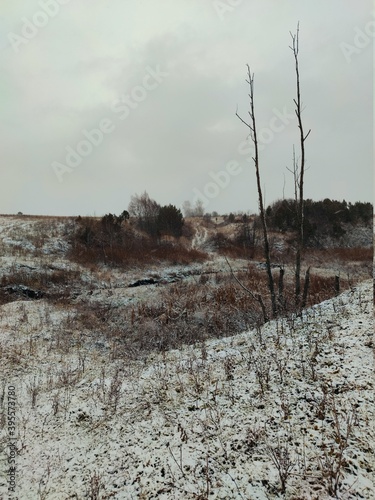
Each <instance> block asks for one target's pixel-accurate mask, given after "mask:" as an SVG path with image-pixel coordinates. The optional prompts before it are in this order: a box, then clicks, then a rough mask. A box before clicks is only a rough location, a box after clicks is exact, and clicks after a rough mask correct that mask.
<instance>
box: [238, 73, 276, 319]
mask: <svg viewBox="0 0 375 500" xmlns="http://www.w3.org/2000/svg"><path fill="white" fill-rule="evenodd" d="M247 74H248V78H249V79H248V80H246V82H247V83H248V84H249V88H250V93H249V98H250V110H249V116H250V123H248V122H246V121H245V120H243V119H242V118H241V117H240V116H239V114H238V113H236V116H237V117H238V118H239V119H240V120H241V122H242V123H244V124H245V125H246V126H247V127H248V128H249V130H250V136H251V139H252V141H253V144H254V148H255V156H254V157H253V161H254V164H255V174H256V179H257V189H258V200H259V211H260V218H261V221H262V228H263V247H264V257H265V259H266V269H267V278H268V289H269V292H270V296H271V304H272V315H273V317H275V316H276V315H277V302H276V294H275V284H274V279H273V276H272V268H271V257H270V245H269V240H268V231H267V224H266V214H265V210H264V204H263V193H262V186H261V182H260V171H259V150H258V137H257V128H256V121H255V111H254V74H251V72H250V66H249V65H247Z"/></svg>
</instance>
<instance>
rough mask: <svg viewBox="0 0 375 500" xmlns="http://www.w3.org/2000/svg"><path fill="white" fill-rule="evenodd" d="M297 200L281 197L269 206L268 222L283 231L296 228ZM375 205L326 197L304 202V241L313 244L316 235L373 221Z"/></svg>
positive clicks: (341, 233)
mask: <svg viewBox="0 0 375 500" xmlns="http://www.w3.org/2000/svg"><path fill="white" fill-rule="evenodd" d="M295 203H296V202H295V200H293V199H285V200H278V201H276V202H274V203H273V204H272V205H269V206H268V207H267V209H266V217H267V225H268V227H269V228H270V229H273V230H278V231H281V232H286V231H296V230H297V221H296V215H295V214H296V209H295ZM372 218H373V206H372V204H371V203H369V202H365V203H363V202H356V203H354V204H352V203H350V202H349V203H348V202H346V201H345V200H343V201H337V200H330V199H329V198H326V199H324V200H322V201H313V200H310V199H307V200H305V202H304V243H305V244H306V245H309V244H313V243H314V241H315V240H316V238H318V237H321V236H330V237H332V238H338V237H341V236H344V235H345V233H346V231H347V228H348V225H350V224H351V225H366V226H368V225H371V224H372Z"/></svg>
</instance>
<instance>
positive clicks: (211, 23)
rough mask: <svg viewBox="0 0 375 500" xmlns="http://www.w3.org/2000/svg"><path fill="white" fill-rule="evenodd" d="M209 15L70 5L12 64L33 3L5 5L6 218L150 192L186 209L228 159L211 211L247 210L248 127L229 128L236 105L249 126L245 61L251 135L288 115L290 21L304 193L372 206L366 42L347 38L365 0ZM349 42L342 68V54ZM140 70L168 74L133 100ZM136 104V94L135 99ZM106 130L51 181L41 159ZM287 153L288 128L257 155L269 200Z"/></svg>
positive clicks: (186, 9) (96, 207) (133, 5)
mask: <svg viewBox="0 0 375 500" xmlns="http://www.w3.org/2000/svg"><path fill="white" fill-rule="evenodd" d="M56 1H57V0H56ZM223 2H224V4H225V3H226V1H225V0H223ZM227 4H228V5H230V4H229V3H228V2H227ZM215 5H217V4H215V2H213V1H208V0H206V1H205V2H201V1H199V2H198V0H194V1H191V0H190V1H189V2H188V1H187V0H179V1H172V0H168V1H167V0H164V1H163V2H158V3H156V2H151V0H145V1H143V2H141V3H140V2H122V1H120V0H113V1H112V2H111V5H110V7H109V6H108V5H102V4H92V3H90V4H89V3H88V2H84V1H83V0H82V1H80V2H68V3H67V4H66V5H61V6H60V10H59V13H58V14H57V15H56V16H55V17H53V18H51V19H49V21H48V23H47V24H46V26H45V27H43V28H39V30H38V33H37V35H36V36H35V37H34V38H32V39H30V40H28V41H27V43H25V44H23V45H20V46H19V52H18V53H16V52H15V51H14V50H13V48H12V44H11V43H10V41H9V33H15V34H21V33H22V29H23V23H24V21H23V20H22V18H23V17H24V16H25V17H27V18H28V19H33V15H34V14H35V12H38V10H40V6H39V3H38V2H30V3H29V2H25V1H24V0H18V1H17V0H15V1H14V2H12V4H10V5H8V6H7V7H6V8H5V9H6V14H7V16H6V23H4V22H3V25H2V28H3V30H6V31H5V33H6V36H5V37H4V35H3V38H2V41H1V47H2V50H1V53H0V54H1V64H2V68H3V72H4V75H5V77H4V80H3V84H2V86H3V88H2V92H1V95H2V118H1V121H0V133H1V136H2V138H3V149H2V153H3V154H2V167H1V175H2V181H3V182H2V183H1V187H0V199H1V208H0V211H1V212H16V211H18V210H22V211H24V212H29V213H46V214H48V213H50V214H77V213H81V214H93V213H97V214H101V213H105V212H108V211H111V212H116V211H117V212H118V211H121V210H123V209H124V208H126V206H127V205H128V203H129V200H130V196H131V195H132V194H133V193H135V192H142V191H143V190H145V189H146V190H147V191H148V192H149V194H150V195H151V196H152V197H154V198H155V199H157V200H158V201H159V202H161V203H169V202H171V203H175V204H177V205H179V206H181V205H182V202H183V201H184V200H185V199H190V200H191V199H192V198H193V192H194V189H198V190H201V191H202V190H203V189H204V187H205V185H206V184H207V183H208V182H210V181H212V177H211V176H210V175H211V173H212V172H218V171H220V170H224V169H225V168H226V165H227V164H228V162H230V161H233V160H235V161H237V162H238V163H239V165H240V168H241V173H240V174H239V175H238V176H233V177H232V178H231V182H230V183H229V184H228V186H227V187H225V189H221V190H220V193H219V194H218V196H216V197H215V198H213V199H212V200H210V204H209V206H208V208H207V209H208V210H218V211H220V212H228V211H231V210H256V209H257V202H256V190H255V180H254V175H253V165H252V163H251V162H249V161H246V155H241V154H240V153H239V151H238V148H239V145H240V144H241V143H242V142H243V141H244V140H245V139H246V135H247V130H246V128H245V127H244V126H243V125H242V124H241V123H240V122H239V121H238V120H237V119H236V117H235V111H236V107H237V106H238V109H239V111H240V112H241V113H242V114H243V115H244V116H246V114H247V109H248V102H247V92H248V89H247V86H246V83H245V78H246V67H245V65H246V63H249V64H250V65H251V68H252V70H253V71H254V72H255V82H256V95H255V99H256V111H257V118H258V125H259V128H260V129H262V128H265V127H266V128H267V127H268V126H269V123H270V120H271V119H272V117H273V116H274V110H275V108H277V109H278V110H280V111H282V110H283V109H288V110H290V111H292V110H293V103H292V99H293V98H294V95H295V75H294V67H293V58H292V54H291V51H290V49H289V48H288V45H289V44H290V35H289V31H290V30H295V27H296V23H297V21H298V20H299V21H300V23H301V32H300V38H301V53H300V64H301V85H302V92H303V101H304V103H305V106H306V108H305V111H304V119H305V126H306V128H307V129H308V128H311V129H312V133H311V136H310V137H309V139H308V143H307V160H308V165H309V171H308V175H307V184H306V194H307V196H309V197H311V198H314V199H320V198H324V197H331V198H339V199H342V198H345V199H347V200H351V201H355V200H372V196H373V166H372V127H373V125H372V106H373V104H372V50H373V49H372V41H373V40H372V39H371V43H368V44H367V45H366V39H365V38H364V40H360V42H361V43H362V45H361V47H362V48H358V43H357V45H356V39H355V37H356V36H357V37H358V36H359V35H358V30H362V31H363V32H364V30H365V29H366V26H368V25H369V24H368V23H370V22H371V21H373V20H374V19H375V18H374V16H373V15H372V13H371V2H370V1H364V2H361V3H360V4H353V3H352V2H350V1H348V0H346V1H342V0H340V1H339V0H332V1H331V2H329V3H328V4H327V3H326V2H324V1H323V0H318V1H316V2H314V3H310V2H300V1H297V0H288V1H286V2H276V1H271V0H252V1H249V2H245V1H243V2H239V3H238V6H237V7H233V8H231V9H228V10H227V11H226V12H225V14H223V15H222V16H221V17H222V18H221V17H220V15H219V14H218V12H217V8H216V9H215ZM3 32H4V31H3ZM364 36H366V35H364ZM357 42H358V40H357ZM343 44H344V45H343ZM345 44H347V45H345ZM350 45H351V46H352V47H354V50H353V51H352V52H351V53H350V57H349V56H348V53H347V52H346V53H345V49H344V48H345V47H347V46H350ZM343 47H344V48H343ZM348 58H350V61H349V62H348ZM150 68H151V71H154V72H155V71H156V72H157V71H158V70H157V68H159V70H160V71H161V72H164V73H167V76H165V77H163V78H162V81H161V82H160V84H158V85H156V86H155V88H153V89H146V90H145V91H144V92H145V94H144V95H143V94H142V89H141V90H140V89H139V87H142V86H144V82H145V80H144V79H145V75H147V74H148V73H149V72H150ZM154 81H155V80H154ZM146 82H150V80H146ZM136 89H138V90H136ZM133 94H134V96H136V97H137V96H138V97H139V98H140V97H142V99H140V100H139V102H136V101H134V96H133V97H132V95H133ZM128 95H130V97H132V104H133V105H134V107H133V108H132V109H131V108H130V107H129V106H128V108H129V110H128V111H129V112H128V113H127V116H126V118H125V119H121V116H120V112H118V111H116V109H119V105H118V106H117V108H116V106H114V103H116V102H119V101H121V99H126V96H128ZM124 96H125V97H124ZM104 119H108V120H110V121H111V124H112V128H113V130H112V132H111V133H108V134H103V140H102V141H101V142H100V144H99V145H98V146H96V147H93V148H92V153H91V154H90V155H88V156H87V157H85V158H83V159H82V161H81V163H80V164H79V165H78V166H77V167H75V168H74V169H73V170H72V171H71V172H68V173H66V174H64V175H63V182H59V181H58V179H57V177H56V175H55V173H54V171H53V169H52V167H51V164H52V163H53V162H60V163H62V164H64V163H65V164H66V155H67V150H66V148H69V147H71V148H73V149H76V148H77V145H78V144H79V143H80V141H82V140H85V135H84V131H85V130H86V131H92V130H93V129H97V128H98V127H100V124H101V123H102V120H104ZM293 144H296V145H298V130H297V127H296V123H292V122H291V123H290V124H289V125H287V126H286V127H285V128H284V129H283V130H282V131H280V132H278V133H275V134H274V137H273V138H272V141H271V142H270V144H267V145H266V146H265V148H264V150H263V151H262V156H261V161H262V177H263V183H264V185H265V186H266V196H267V201H268V202H271V201H272V200H274V199H275V198H279V197H281V196H282V193H283V183H284V176H285V177H286V180H287V182H286V188H285V194H286V195H287V196H289V195H291V193H292V182H291V179H290V176H289V175H288V174H287V171H286V168H285V167H286V166H287V165H290V164H291V158H292V146H293Z"/></svg>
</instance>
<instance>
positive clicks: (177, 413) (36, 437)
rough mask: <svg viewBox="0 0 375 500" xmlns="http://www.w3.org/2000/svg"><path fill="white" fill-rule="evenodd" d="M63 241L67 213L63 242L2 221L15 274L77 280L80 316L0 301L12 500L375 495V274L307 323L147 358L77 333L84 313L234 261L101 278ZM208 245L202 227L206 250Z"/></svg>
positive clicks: (3, 463)
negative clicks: (12, 401) (76, 260)
mask: <svg viewBox="0 0 375 500" xmlns="http://www.w3.org/2000/svg"><path fill="white" fill-rule="evenodd" d="M15 221H16V223H15ZM68 223H69V224H73V221H70V222H69V221H68ZM48 227H49V226H48ZM65 233H66V223H62V222H61V221H58V220H55V221H53V231H52V234H51V232H50V230H49V229H48V231H46V229H45V224H44V223H43V221H41V222H38V223H37V226H35V221H32V220H28V219H21V220H19V219H17V218H15V219H14V220H13V219H12V218H8V217H3V218H0V249H1V250H2V252H1V259H0V270H1V272H2V274H3V276H4V275H9V274H12V273H13V275H17V276H18V277H19V278H24V279H27V278H30V276H31V277H32V276H34V274H37V273H40V272H45V273H52V272H59V271H72V270H73V271H77V272H78V273H79V276H80V277H79V280H76V281H75V282H74V287H75V288H74V290H70V289H69V286H70V284H69V283H68V284H62V285H59V286H60V287H65V286H66V287H67V288H68V289H69V292H70V298H69V300H70V306H71V305H73V307H67V302H66V301H64V300H62V301H56V300H54V301H52V300H49V299H48V298H45V299H42V300H22V299H20V298H19V299H18V300H16V301H14V302H10V303H7V304H3V305H1V306H0V364H1V373H2V377H1V386H0V394H1V398H0V402H1V408H0V411H1V413H0V468H1V471H2V472H1V474H0V498H4V499H7V498H19V499H26V500H27V499H30V500H33V499H46V500H49V499H51V500H52V499H56V500H61V499H68V498H72V499H74V498H75V499H86V498H87V499H106V498H115V499H152V498H154V499H159V498H160V499H168V500H169V499H182V498H184V499H185V498H186V499H200V500H204V499H206V498H209V499H211V498H212V499H215V498H218V499H219V498H222V499H237V498H239V499H246V500H247V499H270V498H288V499H295V500H297V499H306V500H307V499H317V500H320V499H323V500H325V499H328V498H335V497H336V498H342V499H351V498H353V499H354V498H364V499H372V498H374V488H375V483H374V471H375V460H374V441H375V429H374V420H375V418H374V417H375V415H374V413H375V410H374V376H373V374H374V371H373V368H374V358H373V355H374V344H373V341H374V339H373V334H374V332H373V282H372V280H368V279H367V280H366V281H363V282H362V283H359V284H358V285H356V286H355V287H354V286H353V287H352V289H351V290H349V291H347V292H345V293H343V294H342V295H340V296H338V297H336V298H334V299H331V300H329V301H326V302H323V303H321V304H319V305H316V306H314V307H312V308H310V309H308V310H306V312H305V313H304V315H303V316H302V317H301V318H296V317H294V316H289V317H288V318H285V319H283V320H278V321H272V322H269V323H268V324H266V325H264V326H263V327H260V328H257V329H254V330H250V331H247V332H243V333H240V334H238V335H235V336H233V337H227V338H220V339H215V340H210V341H206V342H205V343H204V344H203V343H202V344H199V345H196V346H195V347H192V346H191V347H184V348H182V349H180V350H175V351H169V352H167V353H164V354H152V355H148V356H143V357H138V358H136V357H134V356H133V354H132V353H130V352H129V353H128V354H127V353H126V352H125V353H124V351H123V350H121V351H119V350H118V346H117V344H116V342H117V340H115V339H114V340H113V342H111V339H108V341H107V342H106V344H103V342H102V341H101V331H100V325H99V326H98V323H95V327H93V328H92V329H89V328H86V329H77V328H75V325H76V323H75V314H76V310H77V309H78V308H79V305H80V304H81V303H88V302H90V304H98V306H99V305H100V304H106V303H111V304H112V305H113V304H115V305H116V304H117V303H118V304H124V303H128V302H132V301H142V300H143V299H147V300H157V298H158V297H159V295H158V293H159V292H158V289H159V288H161V287H158V286H153V285H152V286H143V287H137V288H128V285H129V283H131V282H132V281H134V280H138V279H143V278H150V277H153V278H155V279H157V280H160V281H161V282H168V280H173V279H177V280H178V279H184V280H195V279H197V277H198V275H199V274H195V273H200V274H201V273H202V272H205V273H215V272H217V270H218V269H219V270H220V269H222V268H223V267H224V261H220V260H217V259H216V260H214V261H213V260H209V261H207V262H206V263H204V264H202V265H199V266H187V267H183V266H180V267H178V268H176V267H175V266H170V267H165V268H163V269H162V270H161V269H160V268H157V266H156V267H152V268H150V269H149V270H148V271H147V272H145V271H144V270H137V269H133V270H132V271H129V272H126V273H125V274H124V273H121V272H120V271H114V270H108V269H102V270H96V271H95V272H94V271H91V270H90V269H85V270H84V269H83V268H80V267H79V266H77V265H74V266H73V265H72V263H70V262H69V261H68V260H67V259H66V257H65V252H66V249H67V242H66V237H65ZM205 240H206V234H205V233H204V231H202V232H200V233H197V235H196V239H195V244H196V245H197V246H200V245H204V244H205ZM243 265H244V261H238V262H237V263H236V262H233V266H234V267H235V266H237V267H235V268H236V269H241V268H242V267H243ZM79 284H80V285H79ZM78 285H79V286H78ZM119 310H120V309H119ZM88 324H89V322H88ZM126 333H127V332H125V334H126ZM220 333H221V332H218V334H219V336H220ZM129 335H131V332H130V331H129ZM119 353H121V354H119ZM11 385H13V386H14V387H15V391H16V394H17V402H16V446H17V454H16V457H15V461H16V480H15V482H16V485H17V486H16V492H15V494H12V493H11V492H8V482H7V474H6V472H7V470H8V464H7V459H8V456H9V453H10V447H9V443H10V439H9V437H10V436H9V433H8V420H7V417H6V413H7V409H8V402H9V399H8V396H7V395H8V387H9V386H11Z"/></svg>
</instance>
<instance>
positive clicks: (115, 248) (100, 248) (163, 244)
mask: <svg viewBox="0 0 375 500" xmlns="http://www.w3.org/2000/svg"><path fill="white" fill-rule="evenodd" d="M184 230H185V232H186V233H188V229H187V228H185V226H184V219H183V216H182V213H181V211H180V210H179V209H178V208H176V207H175V206H174V205H165V206H161V205H159V204H158V203H157V202H156V201H155V200H153V199H151V198H150V197H149V195H148V194H147V193H146V192H145V193H143V194H142V195H140V196H139V195H135V196H132V198H131V201H130V204H129V206H128V210H124V211H123V212H122V213H121V214H120V215H115V214H111V213H110V214H106V215H104V216H103V217H102V218H101V219H99V220H98V219H95V218H92V217H78V218H77V220H76V227H75V230H74V234H73V235H72V238H71V252H70V257H71V258H72V259H73V260H75V261H78V262H80V263H82V264H88V265H89V264H92V263H104V264H109V265H120V266H125V267H126V266H129V265H132V264H137V265H138V264H142V263H144V264H146V263H150V262H153V261H160V260H164V261H167V262H171V263H182V264H187V263H189V262H191V261H193V260H198V261H199V260H202V259H205V258H206V255H205V254H203V253H202V252H199V251H197V250H191V249H188V248H185V247H184V246H183V245H182V244H179V242H178V240H179V238H180V237H181V236H182V235H183V233H184ZM163 236H169V237H171V238H170V239H172V240H173V242H168V241H165V238H163Z"/></svg>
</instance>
